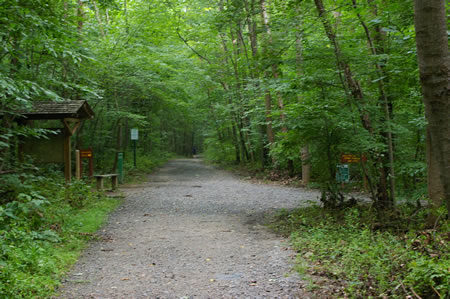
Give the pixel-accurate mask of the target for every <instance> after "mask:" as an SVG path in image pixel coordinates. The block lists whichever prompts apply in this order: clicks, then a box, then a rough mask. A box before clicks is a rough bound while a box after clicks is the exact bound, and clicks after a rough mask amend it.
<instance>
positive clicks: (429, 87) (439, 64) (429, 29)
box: [414, 0, 450, 215]
mask: <svg viewBox="0 0 450 299" xmlns="http://www.w3.org/2000/svg"><path fill="white" fill-rule="evenodd" d="M414 9H415V28H416V44H417V58H418V62H419V72H420V83H421V86H422V94H423V102H424V104H425V115H426V118H427V120H428V130H429V136H428V137H429V139H431V140H430V141H431V142H429V144H430V147H429V149H428V150H429V152H431V153H433V157H434V158H435V159H436V161H437V165H438V167H437V170H438V171H436V172H438V173H439V176H438V175H437V173H436V175H435V174H434V172H433V173H431V172H430V168H431V170H433V167H430V166H431V164H429V165H428V167H429V173H428V175H429V176H428V181H429V184H430V185H431V184H432V182H431V180H440V182H441V185H442V188H443V191H444V192H443V193H444V197H443V200H444V202H445V203H446V205H447V213H448V215H450V117H449V115H450V111H449V93H450V92H449V90H450V86H449V75H450V62H449V49H448V36H447V24H446V10H445V1H444V0H414ZM428 162H429V163H430V161H428ZM437 188H438V187H437ZM430 191H431V192H430V196H432V195H433V196H434V194H439V192H434V191H438V190H430ZM432 200H433V201H434V202H436V203H439V200H440V198H438V197H435V198H432Z"/></svg>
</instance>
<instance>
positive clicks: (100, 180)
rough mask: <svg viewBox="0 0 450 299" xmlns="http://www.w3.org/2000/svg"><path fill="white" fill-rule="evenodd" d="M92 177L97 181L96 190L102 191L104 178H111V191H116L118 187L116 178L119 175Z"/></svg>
mask: <svg viewBox="0 0 450 299" xmlns="http://www.w3.org/2000/svg"><path fill="white" fill-rule="evenodd" d="M94 177H95V178H96V179H97V190H102V189H103V188H104V187H103V179H104V178H111V187H112V189H113V190H116V189H117V185H118V177H119V175H118V174H117V173H110V174H98V175H94Z"/></svg>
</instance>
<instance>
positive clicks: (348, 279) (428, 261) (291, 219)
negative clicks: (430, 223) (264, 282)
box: [272, 206, 450, 298]
mask: <svg viewBox="0 0 450 299" xmlns="http://www.w3.org/2000/svg"><path fill="white" fill-rule="evenodd" d="M397 209H398V210H402V211H403V212H402V213H397V214H396V217H395V218H396V219H395V221H394V222H393V223H395V224H396V225H391V224H390V223H388V222H387V221H385V222H384V224H385V225H384V226H380V223H379V222H378V219H377V215H374V213H373V211H371V210H370V209H369V208H368V207H366V206H359V207H353V208H347V209H344V210H338V211H336V210H335V211H331V210H325V209H323V208H321V207H307V208H301V209H296V210H293V211H283V212H281V213H280V214H279V215H278V217H277V220H276V221H275V222H274V223H273V224H272V227H273V228H274V229H275V230H277V231H278V232H280V233H282V234H284V235H290V239H291V243H292V246H293V247H294V249H295V250H296V251H297V252H298V254H297V262H296V269H297V271H298V272H299V274H300V275H301V276H303V277H305V278H306V280H307V281H310V283H309V288H310V289H315V290H320V289H321V286H320V284H323V280H326V284H327V285H328V286H334V287H332V288H331V290H332V291H331V293H328V294H326V296H331V297H350V298H375V297H386V298H405V297H408V296H411V298H414V297H415V298H418V296H420V297H422V298H445V296H446V295H448V294H449V293H450V271H449V270H450V250H449V249H450V247H449V242H448V241H449V239H448V238H449V236H450V235H449V227H450V225H449V223H448V221H444V220H442V221H441V222H440V223H439V225H438V226H437V227H435V228H434V229H425V228H423V227H421V226H420V225H419V224H418V223H425V219H424V217H425V216H426V214H427V213H426V212H425V211H424V212H423V213H416V214H414V215H415V217H416V218H417V219H416V220H417V221H414V222H411V221H408V219H406V218H407V217H406V215H411V213H410V212H411V211H406V210H407V209H408V208H407V207H398V208H397ZM402 217H403V218H402ZM316 282H320V283H316ZM324 289H325V288H324ZM328 289H329V288H328Z"/></svg>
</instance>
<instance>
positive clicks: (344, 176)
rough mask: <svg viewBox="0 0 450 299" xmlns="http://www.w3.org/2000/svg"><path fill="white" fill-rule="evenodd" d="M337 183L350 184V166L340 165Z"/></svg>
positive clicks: (337, 172)
mask: <svg viewBox="0 0 450 299" xmlns="http://www.w3.org/2000/svg"><path fill="white" fill-rule="evenodd" d="M336 182H338V183H348V182H350V169H349V168H348V164H339V165H338V166H337V171H336Z"/></svg>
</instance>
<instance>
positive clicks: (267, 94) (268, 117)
mask: <svg viewBox="0 0 450 299" xmlns="http://www.w3.org/2000/svg"><path fill="white" fill-rule="evenodd" d="M260 5H261V16H262V19H263V22H264V27H265V32H266V44H265V45H264V47H263V49H264V50H263V51H264V54H265V55H263V56H264V58H266V59H267V58H268V56H269V52H270V49H269V47H270V42H269V39H270V36H271V32H270V27H269V26H268V25H269V20H268V15H267V10H266V1H265V0H261V1H260ZM264 76H265V78H266V79H270V78H271V76H270V71H269V70H268V69H267V68H266V70H265V71H264ZM264 104H265V108H266V130H267V139H268V141H269V146H270V147H271V146H272V145H273V143H274V141H275V136H274V133H273V128H272V95H271V93H270V90H269V89H268V88H266V90H265V96H264Z"/></svg>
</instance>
